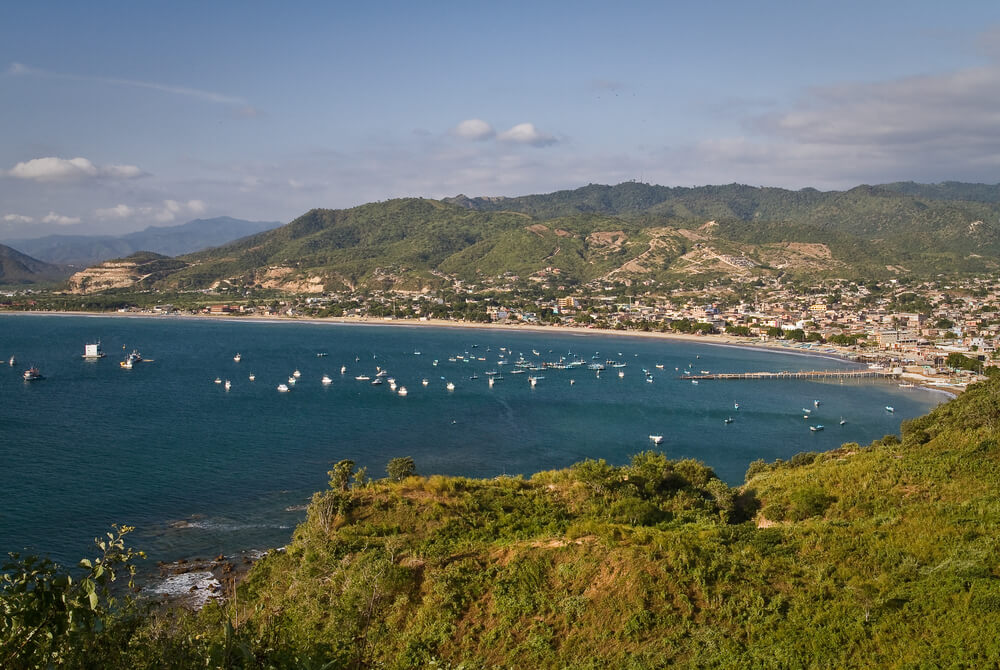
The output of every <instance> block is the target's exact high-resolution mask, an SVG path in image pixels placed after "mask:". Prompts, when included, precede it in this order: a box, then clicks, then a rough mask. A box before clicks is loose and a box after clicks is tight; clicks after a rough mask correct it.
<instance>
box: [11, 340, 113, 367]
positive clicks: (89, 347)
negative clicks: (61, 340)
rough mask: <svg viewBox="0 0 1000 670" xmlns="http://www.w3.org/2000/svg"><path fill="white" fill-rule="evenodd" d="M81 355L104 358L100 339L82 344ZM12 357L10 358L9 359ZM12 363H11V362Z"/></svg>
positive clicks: (89, 358)
mask: <svg viewBox="0 0 1000 670" xmlns="http://www.w3.org/2000/svg"><path fill="white" fill-rule="evenodd" d="M83 357H84V358H86V359H88V360H93V359H97V358H104V351H103V350H102V349H101V341H100V340H98V341H97V342H94V343H93V344H85V345H83ZM13 360H14V359H13V358H11V361H13ZM11 365H13V363H11Z"/></svg>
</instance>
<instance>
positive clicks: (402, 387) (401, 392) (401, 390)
mask: <svg viewBox="0 0 1000 670" xmlns="http://www.w3.org/2000/svg"><path fill="white" fill-rule="evenodd" d="M396 393H398V394H399V395H403V396H405V395H406V394H407V393H409V391H407V390H406V387H405V386H400V387H399V390H398V391H396Z"/></svg>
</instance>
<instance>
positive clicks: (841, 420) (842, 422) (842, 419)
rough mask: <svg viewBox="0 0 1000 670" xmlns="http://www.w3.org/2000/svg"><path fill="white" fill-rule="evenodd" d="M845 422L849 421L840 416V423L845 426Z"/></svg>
mask: <svg viewBox="0 0 1000 670" xmlns="http://www.w3.org/2000/svg"><path fill="white" fill-rule="evenodd" d="M845 423H847V421H845V420H844V417H840V425H841V426H843V425H844V424H845Z"/></svg>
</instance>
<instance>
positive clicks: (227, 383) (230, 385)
mask: <svg viewBox="0 0 1000 670" xmlns="http://www.w3.org/2000/svg"><path fill="white" fill-rule="evenodd" d="M222 386H223V387H224V388H225V389H226V390H227V391H228V390H229V389H231V388H233V383H232V382H231V381H229V380H228V379H227V380H226V383H225V384H223V385H222Z"/></svg>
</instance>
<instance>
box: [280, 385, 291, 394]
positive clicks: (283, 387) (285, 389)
mask: <svg viewBox="0 0 1000 670" xmlns="http://www.w3.org/2000/svg"><path fill="white" fill-rule="evenodd" d="M288 391H289V388H288V385H287V384H278V392H279V393H288Z"/></svg>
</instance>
